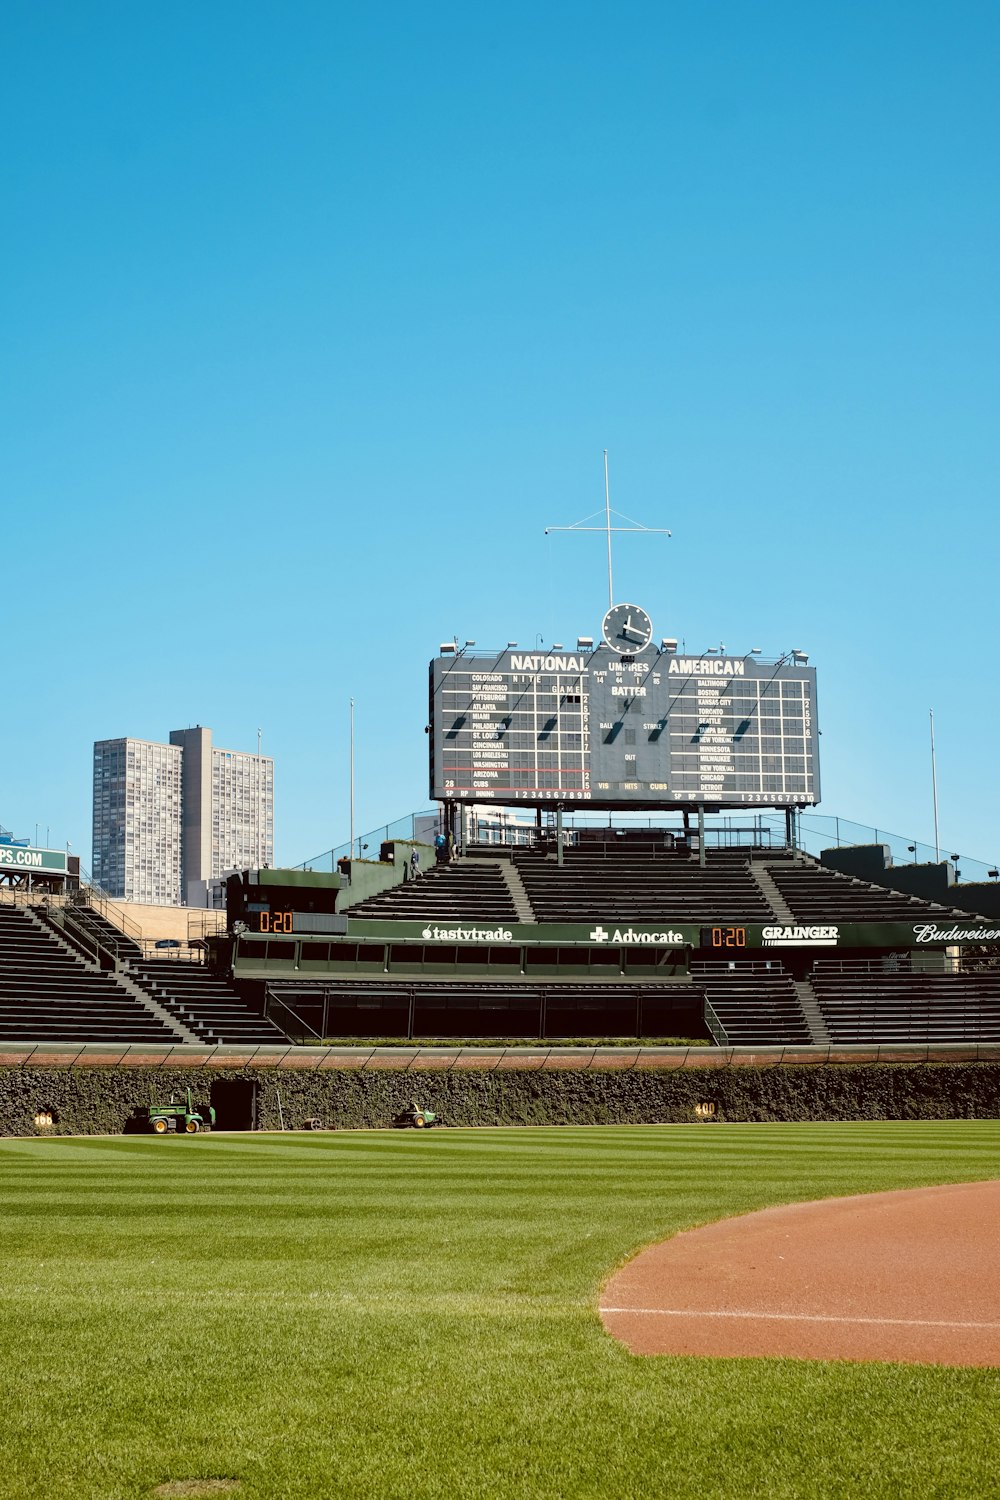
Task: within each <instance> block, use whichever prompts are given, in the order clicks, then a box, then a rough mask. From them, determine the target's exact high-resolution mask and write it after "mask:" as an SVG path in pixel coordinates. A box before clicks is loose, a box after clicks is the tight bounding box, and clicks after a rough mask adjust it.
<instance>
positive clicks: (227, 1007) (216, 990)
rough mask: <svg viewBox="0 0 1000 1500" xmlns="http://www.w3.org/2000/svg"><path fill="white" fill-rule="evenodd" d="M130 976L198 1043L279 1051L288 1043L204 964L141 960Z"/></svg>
mask: <svg viewBox="0 0 1000 1500" xmlns="http://www.w3.org/2000/svg"><path fill="white" fill-rule="evenodd" d="M128 973H129V977H130V978H131V979H133V980H134V981H135V983H136V984H138V985H139V986H140V988H142V989H144V990H146V991H148V993H149V994H150V995H151V996H152V997H153V999H154V1000H156V1002H157V1003H158V1004H159V1005H162V1007H163V1009H164V1010H165V1011H167V1012H168V1014H170V1015H172V1016H174V1017H175V1019H176V1020H178V1021H180V1022H181V1023H182V1024H183V1025H184V1026H186V1027H187V1028H188V1030H189V1031H193V1032H194V1033H195V1035H196V1036H197V1037H198V1039H199V1041H204V1042H208V1043H211V1044H212V1045H227V1046H238V1045H241V1044H247V1045H250V1044H257V1045H271V1046H274V1045H276V1044H277V1043H280V1042H285V1041H287V1040H288V1038H287V1037H286V1036H285V1034H284V1032H283V1031H279V1029H278V1027H277V1026H275V1024H274V1022H273V1021H269V1020H268V1019H267V1018H266V1017H264V1016H261V1015H258V1013H257V1012H256V1011H254V1010H251V1008H250V1007H249V1006H248V1005H247V1004H246V1002H245V1001H244V1000H242V999H241V998H240V995H239V993H238V991H237V990H235V989H234V988H233V986H232V985H231V984H230V983H229V982H228V980H226V979H224V978H223V977H222V975H220V974H215V973H213V972H212V970H211V969H208V968H206V967H205V966H204V964H196V963H190V962H187V961H185V960H184V959H173V960H170V959H168V960H162V959H161V960H159V961H156V960H150V959H138V960H136V961H135V962H133V963H131V964H129V967H128Z"/></svg>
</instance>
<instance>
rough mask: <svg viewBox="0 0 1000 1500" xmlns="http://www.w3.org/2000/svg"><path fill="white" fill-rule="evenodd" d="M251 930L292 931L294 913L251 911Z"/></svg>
mask: <svg viewBox="0 0 1000 1500" xmlns="http://www.w3.org/2000/svg"><path fill="white" fill-rule="evenodd" d="M248 915H249V917H250V931H251V932H292V931H293V930H294V929H293V927H292V913H291V912H290V911H255V912H250V913H249V914H248Z"/></svg>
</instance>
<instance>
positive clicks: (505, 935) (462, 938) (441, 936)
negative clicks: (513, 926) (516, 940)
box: [420, 927, 514, 943]
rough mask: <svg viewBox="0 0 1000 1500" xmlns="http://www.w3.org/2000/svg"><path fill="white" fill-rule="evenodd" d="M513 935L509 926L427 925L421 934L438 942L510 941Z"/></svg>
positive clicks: (428, 939)
mask: <svg viewBox="0 0 1000 1500" xmlns="http://www.w3.org/2000/svg"><path fill="white" fill-rule="evenodd" d="M513 935H514V934H513V933H512V932H511V931H510V929H509V928H507V927H425V928H424V930H423V932H422V933H421V934H420V936H421V937H423V938H426V939H427V941H428V942H438V943H509V942H510V940H511V938H512V937H513Z"/></svg>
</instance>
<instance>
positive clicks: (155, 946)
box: [138, 938, 208, 965]
mask: <svg viewBox="0 0 1000 1500" xmlns="http://www.w3.org/2000/svg"><path fill="white" fill-rule="evenodd" d="M164 942H166V943H167V946H166V947H164V946H163V944H164ZM138 948H139V950H140V952H141V954H142V958H143V960H144V961H147V962H148V961H153V960H155V962H156V963H180V964H201V965H204V964H205V962H206V961H207V958H208V955H207V953H206V951H205V949H204V948H203V947H201V946H200V945H195V944H194V943H180V942H177V943H175V942H173V941H172V940H170V939H163V938H140V940H139V943H138Z"/></svg>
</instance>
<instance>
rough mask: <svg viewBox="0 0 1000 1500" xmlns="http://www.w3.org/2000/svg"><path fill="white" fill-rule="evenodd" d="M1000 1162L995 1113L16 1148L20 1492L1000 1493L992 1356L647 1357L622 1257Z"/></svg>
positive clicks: (12, 1424) (999, 1388) (7, 1316)
mask: <svg viewBox="0 0 1000 1500" xmlns="http://www.w3.org/2000/svg"><path fill="white" fill-rule="evenodd" d="M997 1176H1000V1122H994V1121H979V1122H974V1121H953V1122H946V1123H926V1124H925V1123H912V1124H911V1123H907V1124H847V1125H835V1124H830V1125H707V1126H673V1127H660V1128H657V1127H608V1128H603V1127H595V1128H590V1129H574V1128H565V1129H534V1130H531V1129H528V1130H481V1131H471V1130H453V1131H437V1132H433V1133H429V1134H426V1135H424V1134H421V1133H420V1132H398V1133H392V1132H386V1133H376V1132H357V1133H344V1134H327V1135H285V1136H282V1135H256V1136H247V1135H216V1136H199V1137H196V1138H193V1139H170V1138H168V1139H165V1140H158V1139H153V1138H150V1137H138V1138H136V1137H129V1138H125V1137H123V1138H121V1139H110V1138H91V1139H57V1140H30V1141H12V1140H7V1141H2V1142H0V1197H2V1212H0V1236H2V1241H3V1260H2V1267H3V1275H2V1283H0V1297H2V1308H3V1323H4V1326H3V1330H2V1332H3V1343H2V1354H0V1393H2V1401H0V1495H2V1496H3V1497H7V1496H11V1497H13V1496H16V1497H18V1500H34V1497H38V1500H41V1497H45V1500H111V1497H114V1500H140V1497H146V1496H149V1495H151V1494H152V1492H153V1490H154V1487H155V1486H157V1485H160V1484H163V1483H165V1482H167V1481H177V1480H185V1479H194V1478H210V1477H215V1478H225V1477H231V1478H235V1479H238V1480H239V1481H241V1484H240V1488H239V1490H238V1491H235V1492H234V1493H236V1494H237V1495H238V1496H239V1497H240V1500H258V1497H267V1500H272V1497H273V1500H279V1497H280V1500H285V1497H289V1500H293V1497H303V1500H305V1497H309V1500H317V1497H333V1496H345V1497H367V1496H387V1497H395V1496H399V1497H406V1500H423V1497H429V1496H435V1497H437V1496H440V1497H456V1500H458V1497H477V1500H478V1497H483V1500H486V1497H489V1500H508V1497H523V1496H545V1497H548V1496H553V1497H563V1496H566V1497H569V1496H608V1497H615V1500H627V1497H632V1496H635V1497H639V1496H642V1497H657V1500H662V1497H674V1496H691V1497H697V1500H709V1497H713V1496H733V1497H737V1496H738V1497H741V1500H745V1497H750V1496H768V1497H772V1496H773V1497H784V1496H787V1497H790V1500H791V1497H795V1500H799V1497H807V1496H818V1495H822V1496H845V1497H846V1496H850V1497H852V1500H855V1497H858V1496H875V1495H879V1496H881V1495H885V1496H893V1497H897V1496H899V1495H901V1494H902V1495H906V1496H911V1495H912V1496H920V1497H922V1500H923V1497H928V1496H942V1497H954V1496H960V1495H969V1496H972V1495H975V1496H977V1497H981V1496H984V1495H991V1494H993V1495H995V1494H997V1493H998V1492H1000V1372H994V1371H989V1370H949V1369H937V1368H923V1367H915V1366H903V1365H850V1364H822V1363H800V1362H797V1361H783V1360H699V1359H672V1358H665V1357H661V1358H656V1359H640V1358H635V1357H633V1356H631V1355H629V1354H628V1353H626V1352H625V1350H624V1349H623V1348H621V1347H620V1346H619V1345H617V1344H615V1343H614V1342H613V1341H612V1340H611V1339H610V1338H609V1337H608V1336H607V1335H606V1334H605V1333H604V1331H603V1328H602V1326H601V1323H600V1321H599V1319H598V1316H597V1313H596V1310H595V1309H596V1304H597V1298H598V1293H599V1289H600V1286H601V1284H602V1282H603V1281H604V1280H605V1279H606V1277H607V1276H608V1274H609V1273H610V1272H611V1270H612V1269H613V1268H614V1267H615V1266H617V1265H618V1264H620V1263H621V1262H622V1261H623V1260H625V1259H626V1258H627V1257H628V1256H629V1255H631V1254H632V1253H633V1252H634V1251H636V1250H638V1249H639V1248H640V1247H642V1246H643V1245H646V1244H649V1243H650V1242H652V1241H655V1240H658V1239H661V1238H663V1237H664V1236H666V1235H668V1234H670V1233H672V1232H673V1231H675V1230H678V1229H682V1228H685V1227H690V1226H692V1225H695V1224H701V1223H705V1222H707V1221H709V1220H712V1219H716V1218H720V1217H725V1216H728V1215H730V1214H737V1213H745V1212H748V1211H750V1210H753V1209H757V1208H761V1207H764V1206H766V1205H768V1204H774V1203H785V1202H790V1201H793V1200H798V1199H806V1198H819V1197H828V1196H831V1195H839V1194H844V1193H857V1192H869V1191H878V1190H882V1189H887V1188H903V1187H914V1186H919V1185H923V1184H928V1183H936V1182H963V1181H974V1180H979V1179H983V1178H990V1177H997Z"/></svg>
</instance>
